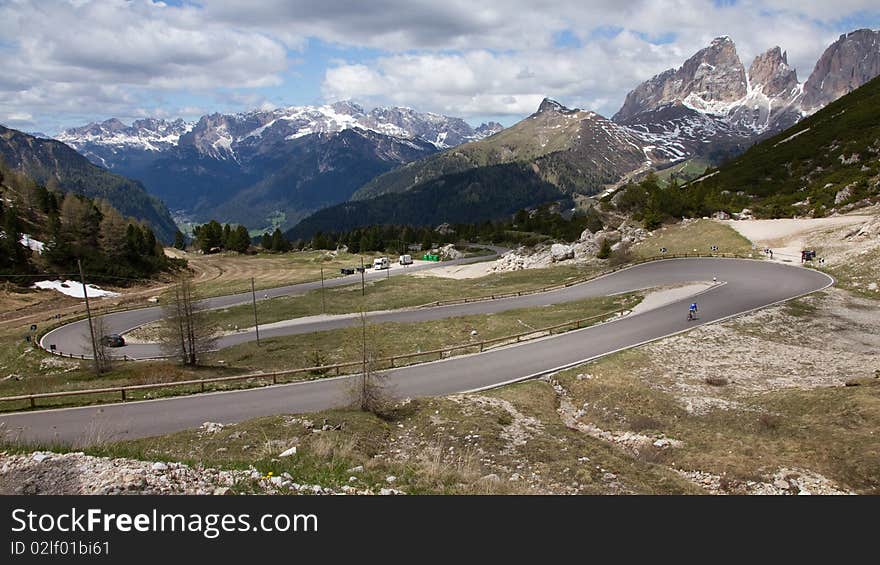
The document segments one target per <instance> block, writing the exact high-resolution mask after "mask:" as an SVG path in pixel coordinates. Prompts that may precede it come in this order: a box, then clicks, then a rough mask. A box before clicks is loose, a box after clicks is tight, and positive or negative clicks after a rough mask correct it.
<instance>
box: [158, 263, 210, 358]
mask: <svg viewBox="0 0 880 565" xmlns="http://www.w3.org/2000/svg"><path fill="white" fill-rule="evenodd" d="M162 326H163V327H162V330H161V334H160V341H161V343H162V349H163V351H164V352H165V353H166V354H167V355H169V356H170V357H177V358H178V359H179V360H180V362H181V363H182V364H184V365H198V364H199V360H200V359H201V356H202V354H203V353H205V352H207V351H211V350H212V349H213V348H214V345H215V344H216V342H217V331H216V328H214V327H213V326H211V325H210V324H209V323H208V320H207V315H206V312H205V310H204V308H203V306H201V305H200V304H199V302H198V298H197V296H196V292H195V288H194V285H193V282H192V279H191V278H190V277H189V275H182V276H181V277H180V278H179V280H178V281H177V284H175V285H174V288H173V289H172V291H171V302H170V303H169V304H168V305H167V306H166V307H165V317H164V320H163V325H162Z"/></svg>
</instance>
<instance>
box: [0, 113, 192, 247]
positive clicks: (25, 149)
mask: <svg viewBox="0 0 880 565" xmlns="http://www.w3.org/2000/svg"><path fill="white" fill-rule="evenodd" d="M0 159H2V160H3V162H4V163H5V164H6V167H7V168H8V169H9V170H12V171H17V172H19V173H23V174H24V175H26V176H27V177H28V178H30V179H33V181H34V182H36V183H38V184H41V185H44V186H46V187H47V188H48V189H50V190H53V191H56V192H65V193H67V192H72V193H74V194H80V195H83V196H87V197H89V198H99V199H102V200H106V201H107V202H109V203H110V205H111V206H113V208H115V209H116V210H118V211H119V213H120V214H122V215H124V216H126V217H128V216H132V217H135V218H137V219H139V220H144V221H146V222H148V223H149V224H150V226H151V227H152V230H153V232H154V233H155V234H156V237H158V238H159V239H160V240H162V241H164V242H167V243H170V242H171V241H172V239H173V237H174V231H175V226H174V221H173V220H172V219H171V215H170V214H169V212H168V208H167V207H166V206H165V204H164V203H163V202H162V201H161V200H159V199H158V198H156V197H155V196H151V195H150V194H148V193H147V191H146V189H144V187H143V186H142V185H141V184H140V183H139V182H136V181H133V180H131V179H127V178H125V177H122V176H119V175H117V174H114V173H111V172H110V171H107V170H106V169H103V168H101V167H98V166H97V165H93V164H92V163H91V162H89V160H88V159H86V158H85V157H83V156H82V155H80V154H79V153H77V152H76V151H74V150H73V149H72V148H70V147H68V146H67V145H65V144H63V143H61V142H60V141H55V140H53V139H42V138H37V137H34V136H32V135H28V134H26V133H22V132H20V131H17V130H14V129H8V128H5V127H3V126H0Z"/></svg>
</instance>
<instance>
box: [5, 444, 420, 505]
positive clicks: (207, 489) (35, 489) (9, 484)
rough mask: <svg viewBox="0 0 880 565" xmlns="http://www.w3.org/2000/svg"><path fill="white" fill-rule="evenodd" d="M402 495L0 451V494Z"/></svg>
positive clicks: (246, 472) (245, 474) (249, 472)
mask: <svg viewBox="0 0 880 565" xmlns="http://www.w3.org/2000/svg"><path fill="white" fill-rule="evenodd" d="M236 491H239V492H248V493H260V494H309V495H316V494H323V495H328V494H367V495H369V494H383V495H387V494H404V493H403V492H402V491H399V490H397V489H388V488H378V487H374V488H355V487H353V486H349V485H343V486H342V487H337V488H330V487H325V486H322V485H316V484H303V483H298V482H296V481H295V480H294V479H293V477H292V476H291V475H289V474H288V473H282V474H281V475H279V476H274V475H273V473H267V474H263V473H260V472H259V471H258V470H256V469H254V468H250V469H241V470H238V469H236V470H222V469H215V468H210V467H201V466H190V465H184V464H183V463H165V462H162V461H157V462H149V461H139V460H136V459H121V458H117V459H111V458H109V457H93V456H90V455H85V454H83V453H79V452H77V453H53V452H50V451H37V452H34V453H25V454H17V455H12V454H7V453H5V452H3V453H0V495H22V494H24V495H37V494H48V495H71V494H73V495H82V494H97V495H107V494H148V495H156V494H202V495H205V494H208V495H210V494H222V495H226V494H234V493H235V492H236Z"/></svg>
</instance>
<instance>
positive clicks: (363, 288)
mask: <svg viewBox="0 0 880 565" xmlns="http://www.w3.org/2000/svg"><path fill="white" fill-rule="evenodd" d="M366 294H367V291H366V285H365V284H364V258H363V257H361V296H364V295H366Z"/></svg>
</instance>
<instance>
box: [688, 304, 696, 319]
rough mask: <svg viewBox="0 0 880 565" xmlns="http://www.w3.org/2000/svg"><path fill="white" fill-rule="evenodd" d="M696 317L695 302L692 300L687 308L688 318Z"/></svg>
mask: <svg viewBox="0 0 880 565" xmlns="http://www.w3.org/2000/svg"><path fill="white" fill-rule="evenodd" d="M696 317H697V303H696V302H692V303H691V307H690V308H689V309H688V320H694V319H696Z"/></svg>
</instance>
